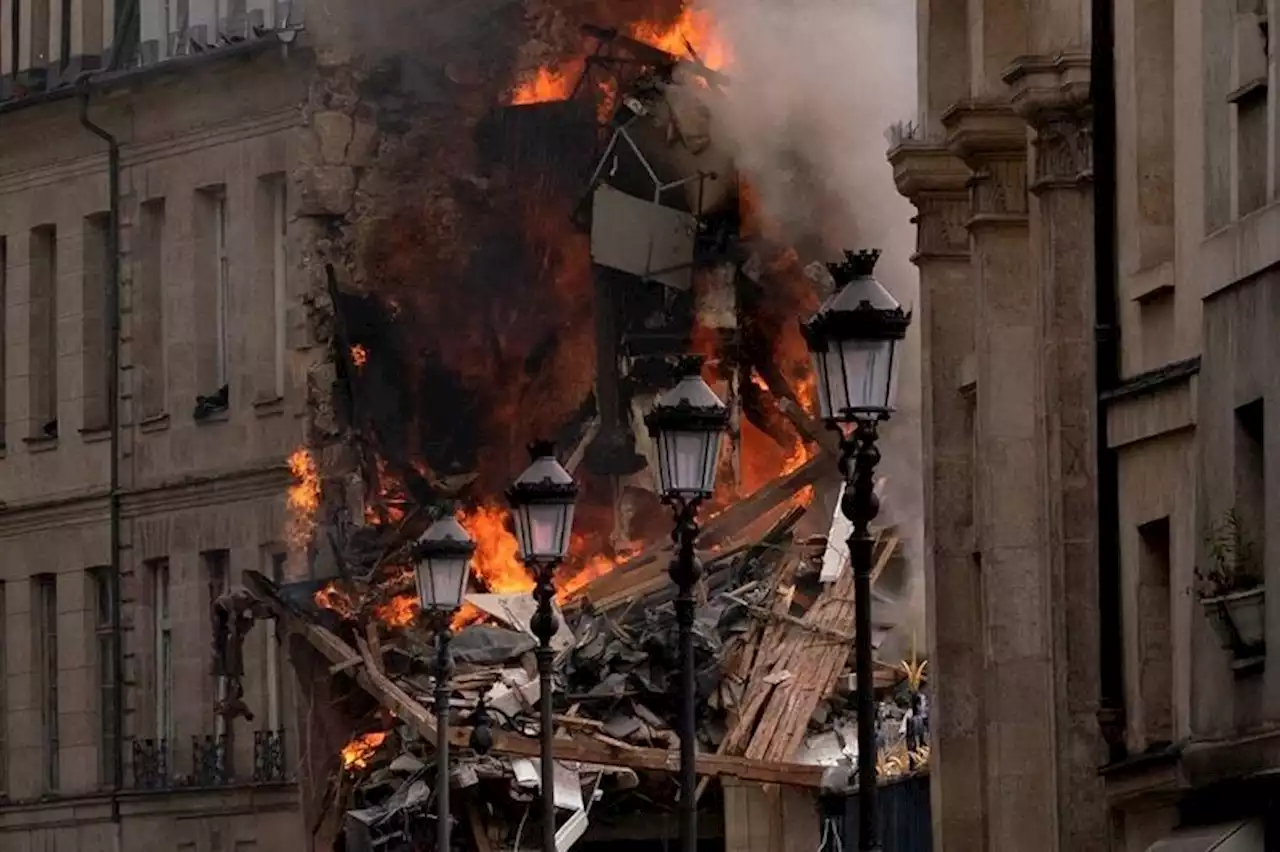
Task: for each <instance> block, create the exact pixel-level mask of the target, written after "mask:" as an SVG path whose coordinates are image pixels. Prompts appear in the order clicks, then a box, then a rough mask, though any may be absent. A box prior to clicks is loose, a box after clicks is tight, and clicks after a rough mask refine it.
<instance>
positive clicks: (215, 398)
mask: <svg viewBox="0 0 1280 852" xmlns="http://www.w3.org/2000/svg"><path fill="white" fill-rule="evenodd" d="M227 224H228V222H227V195H226V190H225V188H224V187H222V186H213V187H208V188H205V189H202V190H200V191H199V192H198V193H197V194H196V221H195V227H196V234H195V238H196V252H195V261H196V275H195V281H196V288H197V289H196V305H197V311H198V312H199V314H200V315H201V316H202V317H207V319H205V320H203V321H202V322H201V324H200V325H199V326H198V332H197V333H198V335H199V337H198V340H199V355H198V358H199V361H198V364H197V379H198V383H199V385H200V389H201V393H202V394H206V395H205V396H201V397H199V398H198V399H197V400H196V415H195V416H196V419H203V418H205V417H208V416H209V415H210V414H213V413H215V412H218V411H225V410H226V408H227V403H228V394H229V382H230V378H229V377H230V367H229V359H230V340H229V330H228V325H227V320H228V311H229V299H230V280H229V278H228V272H229V270H230V267H229V264H228V260H229V258H228V255H227V236H228V230H227Z"/></svg>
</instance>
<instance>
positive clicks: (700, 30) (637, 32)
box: [631, 6, 733, 71]
mask: <svg viewBox="0 0 1280 852" xmlns="http://www.w3.org/2000/svg"><path fill="white" fill-rule="evenodd" d="M631 37H632V38H634V39H636V41H642V42H645V43H646V44H651V45H653V46H654V47H656V48H658V49H659V50H665V51H666V52H667V53H670V54H672V55H674V56H688V55H689V52H690V51H689V48H690V47H692V48H693V51H694V52H695V53H696V54H697V57H698V59H699V60H701V61H702V64H703V65H706V66H707V67H708V68H710V69H712V70H713V71H719V70H723V69H724V68H726V67H727V66H729V65H731V64H732V63H733V51H732V50H731V49H730V46H729V42H728V40H727V39H725V38H724V37H723V35H722V34H721V33H720V30H719V27H717V26H716V22H715V19H714V18H713V17H712V16H711V13H710V12H709V11H708V10H706V9H695V8H693V7H692V6H685V7H684V8H683V9H681V10H680V16H679V17H678V18H676V20H675V22H674V23H671V24H660V23H656V22H653V21H642V22H641V23H638V24H634V25H633V26H632V27H631Z"/></svg>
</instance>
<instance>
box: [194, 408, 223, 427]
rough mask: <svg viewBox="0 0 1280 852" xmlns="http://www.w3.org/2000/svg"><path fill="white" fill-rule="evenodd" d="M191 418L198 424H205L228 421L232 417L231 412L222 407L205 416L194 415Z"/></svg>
mask: <svg viewBox="0 0 1280 852" xmlns="http://www.w3.org/2000/svg"><path fill="white" fill-rule="evenodd" d="M191 419H192V420H194V421H195V422H196V425H197V426H205V425H208V424H211V423H226V422H227V421H228V420H230V419H231V412H230V411H228V410H227V409H225V408H222V409H219V410H217V411H210V412H209V413H208V414H206V415H204V416H203V417H192V418H191Z"/></svg>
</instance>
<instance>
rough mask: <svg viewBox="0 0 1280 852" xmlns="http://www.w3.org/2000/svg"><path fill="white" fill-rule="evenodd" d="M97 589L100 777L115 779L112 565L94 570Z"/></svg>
mask: <svg viewBox="0 0 1280 852" xmlns="http://www.w3.org/2000/svg"><path fill="white" fill-rule="evenodd" d="M90 576H91V577H92V579H93V590H94V619H93V626H94V631H93V632H94V644H95V646H96V647H95V650H96V653H97V674H98V780H99V782H100V783H102V784H103V786H106V785H108V784H111V783H113V782H114V781H115V773H116V757H117V756H118V754H119V752H118V748H119V740H118V734H119V731H118V728H117V720H118V718H119V717H118V716H117V715H116V709H117V708H116V609H115V585H114V582H113V580H114V575H113V574H112V571H111V569H110V568H94V569H92V570H91V571H90Z"/></svg>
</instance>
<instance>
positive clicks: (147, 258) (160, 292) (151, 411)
mask: <svg viewBox="0 0 1280 852" xmlns="http://www.w3.org/2000/svg"><path fill="white" fill-rule="evenodd" d="M140 219H141V229H140V230H141V234H140V239H139V242H140V243H141V245H140V246H139V251H138V268H137V273H136V275H135V278H134V281H135V282H136V287H137V289H136V290H135V291H134V294H133V299H132V303H133V305H132V311H133V328H134V333H133V351H135V352H136V353H138V355H137V358H135V359H134V365H135V368H136V369H137V370H138V371H139V373H140V374H141V375H140V377H139V388H138V391H139V394H140V396H141V400H140V404H141V406H142V418H143V419H144V420H146V419H153V418H156V417H159V416H160V415H162V414H164V413H165V411H166V403H165V334H164V236H165V218H164V199H163V198H158V199H152V200H150V201H145V202H143V204H142V210H141V216H140Z"/></svg>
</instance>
